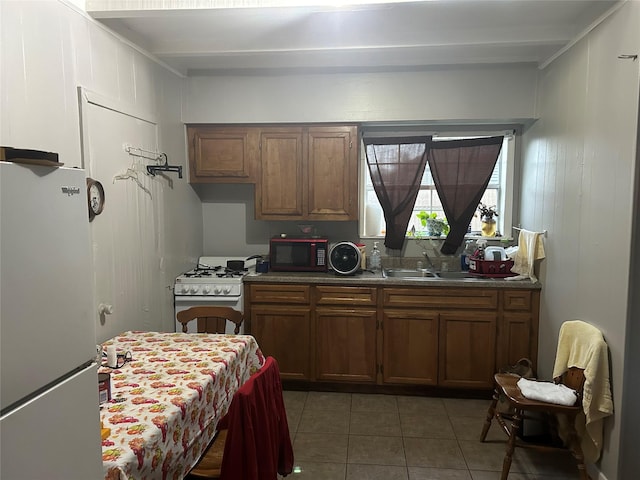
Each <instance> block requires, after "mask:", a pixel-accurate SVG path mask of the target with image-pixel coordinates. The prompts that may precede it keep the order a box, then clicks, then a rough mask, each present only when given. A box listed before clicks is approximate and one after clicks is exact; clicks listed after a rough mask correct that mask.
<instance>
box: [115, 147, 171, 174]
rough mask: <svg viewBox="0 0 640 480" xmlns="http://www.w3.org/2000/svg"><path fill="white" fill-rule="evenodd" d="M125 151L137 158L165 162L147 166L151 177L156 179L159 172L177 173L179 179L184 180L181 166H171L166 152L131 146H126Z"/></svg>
mask: <svg viewBox="0 0 640 480" xmlns="http://www.w3.org/2000/svg"><path fill="white" fill-rule="evenodd" d="M124 150H125V152H127V153H128V154H129V155H133V156H135V157H141V158H146V159H149V160H155V161H156V162H160V161H163V160H164V163H163V164H161V165H147V173H149V175H152V176H154V177H155V176H156V173H157V172H176V173H177V174H178V178H182V167H181V166H179V165H169V162H168V159H167V154H166V153H164V152H162V153H160V152H153V151H151V150H145V149H144V148H137V147H132V146H131V145H125V146H124Z"/></svg>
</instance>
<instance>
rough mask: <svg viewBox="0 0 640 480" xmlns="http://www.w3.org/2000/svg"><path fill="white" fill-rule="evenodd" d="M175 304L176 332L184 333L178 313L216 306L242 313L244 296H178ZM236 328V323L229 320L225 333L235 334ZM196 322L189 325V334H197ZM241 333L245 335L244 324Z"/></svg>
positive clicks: (175, 298) (241, 326)
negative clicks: (195, 308) (193, 308)
mask: <svg viewBox="0 0 640 480" xmlns="http://www.w3.org/2000/svg"><path fill="white" fill-rule="evenodd" d="M174 303H175V316H174V321H175V324H176V332H182V324H181V323H180V322H178V319H177V316H178V312H182V311H183V310H187V309H188V308H191V307H201V306H206V305H216V306H219V307H231V308H233V309H234V310H238V311H239V312H242V310H243V305H242V296H241V295H240V296H227V297H225V296H214V295H211V296H195V295H194V296H189V295H176V296H175V297H174ZM235 328H236V325H235V323H233V322H230V321H228V320H227V325H226V327H225V330H224V333H228V334H233V333H234V330H235ZM196 331H197V328H196V322H195V321H192V322H189V323H187V332H188V333H196ZM240 333H241V334H243V333H244V322H242V325H240Z"/></svg>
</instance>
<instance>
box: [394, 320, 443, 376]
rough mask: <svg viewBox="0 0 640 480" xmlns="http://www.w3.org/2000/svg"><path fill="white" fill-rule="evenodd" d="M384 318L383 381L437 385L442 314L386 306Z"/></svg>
mask: <svg viewBox="0 0 640 480" xmlns="http://www.w3.org/2000/svg"><path fill="white" fill-rule="evenodd" d="M382 318H383V320H382V379H383V381H384V382H385V383H402V384H411V385H437V383H438V313H437V312H429V311H423V310H414V309H409V310H386V309H385V310H384V313H383V317H382Z"/></svg>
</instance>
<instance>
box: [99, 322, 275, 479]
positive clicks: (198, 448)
mask: <svg viewBox="0 0 640 480" xmlns="http://www.w3.org/2000/svg"><path fill="white" fill-rule="evenodd" d="M108 345H115V346H116V350H117V352H118V353H119V354H123V353H125V352H131V356H132V360H131V362H129V363H127V364H125V365H124V366H123V367H122V368H119V369H110V368H108V367H104V366H103V367H101V368H100V372H110V373H111V396H112V399H111V401H110V402H107V403H104V404H103V405H102V408H101V413H100V419H101V421H102V423H103V426H104V427H105V428H109V429H111V434H110V435H109V437H108V438H107V439H105V440H103V441H102V462H103V468H104V474H105V479H110V480H111V479H141V480H142V479H149V480H151V479H162V480H164V479H181V478H182V477H183V476H184V475H185V474H186V473H187V472H188V471H189V470H190V469H191V467H193V465H195V463H196V462H197V460H198V458H199V457H200V455H201V454H202V453H203V452H204V450H205V449H206V447H207V445H208V444H209V442H210V441H211V440H212V439H213V437H214V435H215V432H216V426H217V424H218V421H219V420H220V419H221V418H222V417H223V416H224V415H225V414H226V413H227V410H228V409H229V405H230V404H231V399H232V398H233V395H234V393H235V392H236V391H237V390H238V388H239V387H240V385H242V384H243V383H244V382H245V381H246V380H247V379H248V378H249V377H250V375H251V374H252V373H254V372H255V371H256V370H258V369H259V368H260V367H261V366H262V365H263V363H264V357H263V355H262V352H261V351H260V349H259V347H258V344H257V343H256V341H255V339H254V338H253V337H252V336H250V335H212V334H193V333H191V334H185V333H157V332H125V333H123V334H122V335H118V336H117V337H115V338H113V339H111V340H109V341H107V342H105V343H104V344H103V348H104V349H106V347H107V346H108Z"/></svg>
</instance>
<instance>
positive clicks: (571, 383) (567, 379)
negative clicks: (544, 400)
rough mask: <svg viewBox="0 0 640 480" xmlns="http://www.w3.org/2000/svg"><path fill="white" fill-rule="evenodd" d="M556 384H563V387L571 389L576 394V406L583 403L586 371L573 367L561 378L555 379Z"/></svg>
mask: <svg viewBox="0 0 640 480" xmlns="http://www.w3.org/2000/svg"><path fill="white" fill-rule="evenodd" d="M553 380H554V382H555V383H561V384H562V385H564V386H566V387H569V388H570V389H571V390H574V391H575V392H576V395H578V400H577V401H576V405H580V404H581V403H582V392H583V390H584V382H585V376H584V369H582V368H578V367H571V368H569V369H568V370H567V371H566V372H564V373H563V374H562V375H560V376H559V377H556V378H554V379H553Z"/></svg>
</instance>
